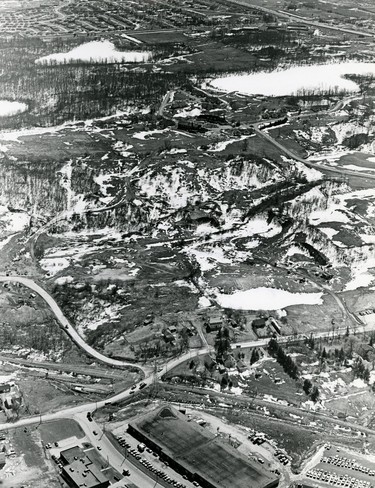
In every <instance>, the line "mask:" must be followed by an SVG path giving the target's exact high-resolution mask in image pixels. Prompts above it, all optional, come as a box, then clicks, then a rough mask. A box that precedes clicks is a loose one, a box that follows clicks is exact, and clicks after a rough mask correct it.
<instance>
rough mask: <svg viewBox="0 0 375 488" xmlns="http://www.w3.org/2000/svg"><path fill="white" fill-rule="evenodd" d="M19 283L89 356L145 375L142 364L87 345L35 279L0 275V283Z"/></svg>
mask: <svg viewBox="0 0 375 488" xmlns="http://www.w3.org/2000/svg"><path fill="white" fill-rule="evenodd" d="M9 282H10V283H21V284H22V285H24V286H26V287H27V288H29V289H30V290H33V291H35V293H37V294H38V295H39V296H40V297H41V298H43V300H44V301H45V302H46V303H47V305H48V306H49V307H50V309H51V310H52V312H53V313H54V315H55V317H56V319H57V320H58V322H59V323H60V325H61V326H62V327H63V328H64V329H65V331H66V333H67V334H68V335H69V336H70V338H71V339H72V340H73V341H74V342H75V343H76V344H77V346H78V347H80V348H81V349H83V350H84V351H85V352H86V353H87V354H88V355H89V356H91V357H93V358H95V359H97V360H98V361H100V362H102V363H105V364H108V365H109V366H114V367H117V368H123V367H127V368H128V367H131V368H134V369H139V370H140V371H142V372H143V374H144V375H146V374H147V373H148V372H149V369H148V368H145V367H143V366H139V365H137V364H133V363H129V362H126V361H119V360H117V359H112V358H109V357H107V356H104V354H101V353H100V352H98V351H97V350H96V349H94V348H93V347H91V346H89V345H88V344H87V343H86V342H85V341H84V339H83V338H82V337H81V336H80V335H79V334H78V332H77V331H76V330H75V328H74V327H73V326H72V325H71V323H70V322H69V320H68V319H67V318H66V317H65V315H64V314H63V312H62V310H61V308H60V307H59V306H58V304H57V303H56V301H55V300H54V298H52V296H51V295H50V294H49V293H48V292H47V291H46V290H44V288H42V287H41V286H39V285H38V284H37V283H35V281H33V280H31V279H30V278H26V277H24V276H0V283H9Z"/></svg>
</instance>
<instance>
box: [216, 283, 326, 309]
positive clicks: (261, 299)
mask: <svg viewBox="0 0 375 488" xmlns="http://www.w3.org/2000/svg"><path fill="white" fill-rule="evenodd" d="M322 295H323V294H322V293H291V292H289V291H286V290H280V289H278V288H265V287H260V288H252V289H250V290H245V291H238V292H235V293H233V294H232V295H225V294H222V293H218V294H217V295H216V299H217V302H218V304H219V305H220V306H221V307H223V308H233V309H236V310H278V309H283V308H285V307H290V306H292V305H321V304H322V303H323V302H322Z"/></svg>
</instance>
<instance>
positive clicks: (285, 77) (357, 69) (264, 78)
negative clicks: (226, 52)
mask: <svg viewBox="0 0 375 488" xmlns="http://www.w3.org/2000/svg"><path fill="white" fill-rule="evenodd" d="M354 74H356V75H366V74H372V75H375V63H356V62H354V61H352V62H346V63H335V64H324V65H311V66H295V67H293V68H289V69H286V70H280V71H271V72H268V73H266V72H260V73H253V74H243V75H231V76H226V77H223V78H216V79H215V80H213V81H212V82H211V86H213V87H214V88H218V89H219V90H223V91H226V92H233V91H238V92H240V93H244V94H246V95H266V96H274V97H280V96H288V95H296V94H298V93H301V92H302V91H307V92H309V91H318V92H325V91H328V90H337V91H346V92H356V91H358V90H359V86H358V85H357V83H355V82H354V81H351V80H348V79H346V78H344V76H345V75H354Z"/></svg>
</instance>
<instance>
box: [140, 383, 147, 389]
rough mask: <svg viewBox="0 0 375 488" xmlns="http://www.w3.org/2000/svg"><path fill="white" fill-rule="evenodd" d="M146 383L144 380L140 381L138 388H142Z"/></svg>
mask: <svg viewBox="0 0 375 488" xmlns="http://www.w3.org/2000/svg"><path fill="white" fill-rule="evenodd" d="M145 386H147V385H146V383H145V382H144V381H142V383H141V384H140V385H139V389H140V390H142V388H144V387H145Z"/></svg>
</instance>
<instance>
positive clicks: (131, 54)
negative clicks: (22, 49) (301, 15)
mask: <svg viewBox="0 0 375 488" xmlns="http://www.w3.org/2000/svg"><path fill="white" fill-rule="evenodd" d="M151 57H152V53H151V52H149V51H117V50H116V48H115V46H114V44H113V43H112V42H110V41H92V42H87V43H85V44H81V45H80V46H78V47H75V48H74V49H72V50H70V51H68V52H66V53H55V54H50V55H48V56H43V57H42V58H39V59H37V60H36V61H35V62H36V63H37V64H45V63H46V64H55V63H57V64H65V63H71V62H74V61H82V62H87V63H141V62H145V61H148V60H149V59H151Z"/></svg>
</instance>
